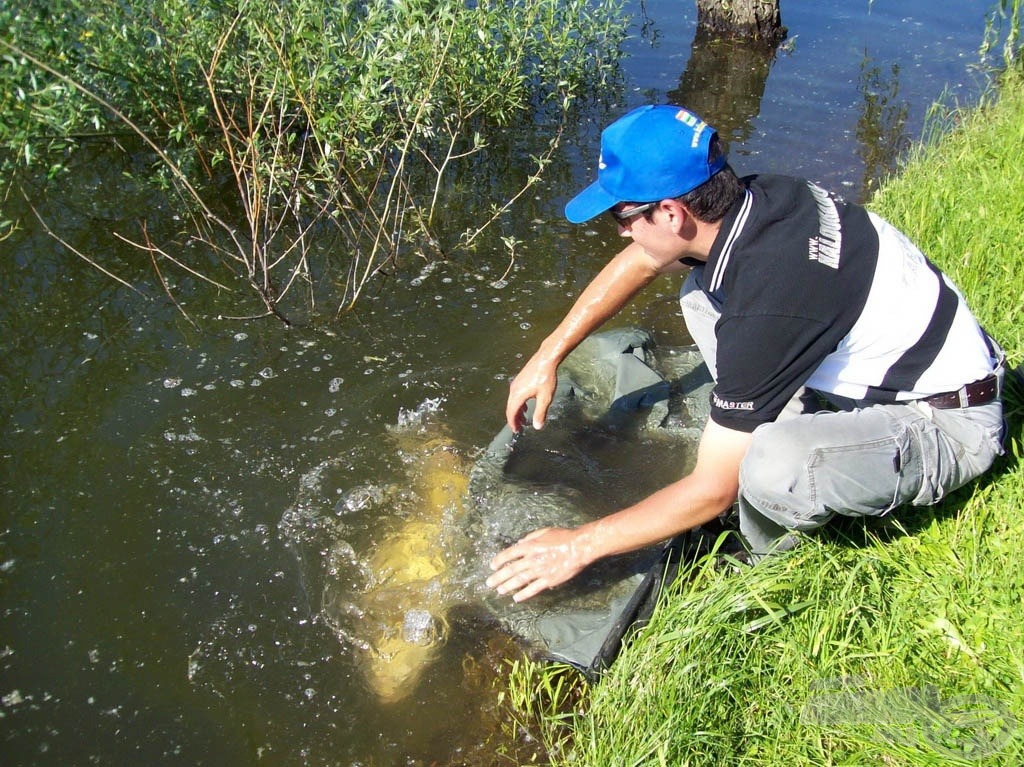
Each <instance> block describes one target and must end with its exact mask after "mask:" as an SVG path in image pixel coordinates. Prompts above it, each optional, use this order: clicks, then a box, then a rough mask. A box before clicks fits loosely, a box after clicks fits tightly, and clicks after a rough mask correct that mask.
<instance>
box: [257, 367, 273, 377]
mask: <svg viewBox="0 0 1024 767" xmlns="http://www.w3.org/2000/svg"><path fill="white" fill-rule="evenodd" d="M259 374H260V376H261V377H262V378H273V377H274V369H273V368H270V367H265V368H263V370H261V371H260V373H259Z"/></svg>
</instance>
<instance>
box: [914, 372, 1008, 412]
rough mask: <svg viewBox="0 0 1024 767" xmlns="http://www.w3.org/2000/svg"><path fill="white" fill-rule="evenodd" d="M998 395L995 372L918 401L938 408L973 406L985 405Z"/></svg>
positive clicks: (997, 382)
mask: <svg viewBox="0 0 1024 767" xmlns="http://www.w3.org/2000/svg"><path fill="white" fill-rule="evenodd" d="M998 396H999V380H998V379H997V378H996V374H995V373H993V374H992V375H990V376H988V377H987V378H982V379H981V380H980V381H975V382H974V383H969V384H967V385H966V386H961V387H960V388H959V389H957V390H956V391H947V392H943V393H942V394H933V395H932V396H930V397H924V398H923V399H921V400H919V401H920V402H927V403H928V404H929V405H931V406H932V407H937V408H939V409H940V410H950V409H953V408H962V407H974V406H975V405H987V404H988V403H989V402H994V401H995V399H996V397H998Z"/></svg>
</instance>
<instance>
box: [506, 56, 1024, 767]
mask: <svg viewBox="0 0 1024 767" xmlns="http://www.w3.org/2000/svg"><path fill="white" fill-rule="evenodd" d="M944 127H947V128H949V130H945V131H943V132H942V135H941V136H940V137H939V138H938V139H937V140H936V141H934V142H932V143H930V144H929V145H927V146H923V147H922V148H921V149H920V150H919V151H918V152H917V153H916V155H915V156H914V157H913V158H912V160H911V161H910V162H909V163H908V165H907V167H906V168H905V170H904V171H903V172H902V173H901V175H900V176H899V177H898V178H895V179H892V180H890V181H889V182H887V183H886V184H885V185H883V187H882V189H881V190H880V192H879V193H878V194H877V195H876V196H875V198H874V199H873V201H872V202H871V204H870V207H871V208H872V209H874V210H876V211H877V212H879V213H880V214H881V215H883V216H885V217H886V218H888V219H889V220H890V221H892V222H893V223H894V224H896V225H897V226H898V227H900V228H901V229H903V230H904V231H905V232H906V233H907V234H908V235H909V236H910V237H911V238H913V239H914V240H915V241H917V242H918V244H919V245H920V246H921V247H922V249H923V250H924V251H925V252H926V253H928V254H929V255H930V257H931V258H932V259H933V260H934V261H935V262H936V263H937V264H938V265H939V266H940V267H941V268H943V269H944V270H945V271H946V272H947V273H948V274H949V275H950V276H951V277H952V278H953V279H954V281H956V282H957V284H958V285H959V286H960V288H961V289H962V290H963V292H964V293H965V294H966V295H967V298H968V301H969V303H970V304H971V306H972V308H973V309H974V311H975V313H976V314H977V315H978V317H979V319H980V320H981V321H982V323H983V324H984V326H985V327H986V329H987V330H988V331H989V333H990V334H991V335H993V336H994V337H995V338H997V339H998V340H999V341H1000V343H1001V344H1002V345H1003V346H1004V347H1005V348H1006V351H1007V353H1008V356H1009V361H1010V366H1011V367H1018V366H1020V365H1021V362H1022V358H1024V339H1022V331H1021V328H1022V326H1024V303H1022V296H1024V258H1022V256H1021V252H1022V250H1024V233H1022V231H1021V222H1022V221H1024V191H1022V190H1024V164H1022V163H1021V157H1024V75H1022V73H1021V72H1020V71H1018V72H1016V73H1014V74H1013V76H1009V77H1007V78H1006V80H1005V82H1004V83H1003V86H1002V88H1001V90H1000V94H999V97H998V100H995V101H993V102H992V103H989V104H986V105H985V106H983V107H981V108H979V109H977V110H974V111H972V112H970V113H956V114H950V115H948V116H947V118H946V122H945V123H944ZM1022 406H1024V396H1022V392H1021V390H1020V387H1017V388H1016V389H1015V390H1012V391H1011V392H1010V393H1009V397H1008V402H1007V408H1008V416H1009V422H1010V432H1009V435H1008V437H1007V455H1006V456H1004V457H1003V458H1002V459H1001V460H999V461H998V462H997V464H996V466H995V467H994V469H993V470H992V472H991V473H990V474H988V475H987V476H985V477H983V478H982V479H981V480H979V481H977V482H975V483H972V484H970V485H968V486H967V487H965V488H962V489H961V490H959V491H958V492H955V493H953V494H951V495H950V496H949V497H948V498H947V499H946V500H945V501H944V502H943V503H941V504H939V505H937V506H935V507H931V508H926V509H904V510H901V511H900V512H899V513H895V514H893V515H891V516H889V517H886V518H883V519H881V520H875V521H872V523H870V524H868V525H866V526H865V525H863V524H862V523H847V524H843V525H837V526H835V527H834V529H833V528H830V529H829V530H828V532H827V533H826V534H822V535H818V536H815V537H812V538H809V539H808V540H807V541H806V542H805V543H804V544H803V545H802V546H800V547H799V548H798V549H797V550H795V551H793V552H790V553H788V554H784V555H779V556H778V557H776V558H774V559H770V560H768V561H766V562H764V563H762V564H761V565H759V566H758V567H755V568H739V569H736V570H731V569H729V568H723V567H721V566H713V565H712V563H711V561H710V560H708V561H706V562H705V563H703V565H702V566H698V567H697V568H696V569H695V570H694V572H693V573H692V574H690V576H689V577H687V578H683V579H681V583H680V584H679V585H678V586H677V587H676V589H675V591H674V593H673V594H671V595H670V598H669V599H668V600H667V601H666V602H665V603H664V604H663V605H662V606H661V608H660V609H659V610H658V612H657V613H656V614H655V616H654V618H653V620H652V622H651V624H650V625H649V626H648V628H647V629H646V630H645V631H644V632H643V634H642V635H641V636H640V637H638V639H637V640H636V641H635V642H633V643H632V644H631V646H630V647H629V648H628V649H627V651H626V652H624V654H623V655H622V656H621V657H620V658H619V659H618V661H617V662H616V663H615V664H614V666H613V668H612V669H611V670H610V672H609V673H608V674H607V675H606V677H605V678H604V679H603V680H602V682H601V683H600V684H598V685H596V686H594V687H592V688H590V689H589V690H588V691H586V693H585V694H584V696H583V698H582V700H583V704H582V705H583V707H584V708H585V711H582V712H581V713H580V714H579V715H578V716H576V717H572V718H571V720H570V721H571V722H572V724H571V727H572V729H570V725H569V724H567V720H566V719H565V718H557V717H554V716H552V717H551V718H549V719H547V720H546V721H545V723H544V725H543V730H544V739H545V740H546V741H547V742H548V745H549V749H550V751H551V752H552V754H553V755H552V761H553V763H554V764H558V765H563V764H565V765H568V764H572V765H587V766H592V767H606V766H607V765H648V764H651V765H661V764H664V765H680V764H687V765H703V764H707V765H734V764H748V765H774V764H786V765H823V764H874V763H884V764H890V765H904V764H905V765H911V764H913V765H932V764H934V765H938V764H943V765H946V764H985V765H1003V764H1005V765H1018V764H1021V763H1022V762H1024V621H1022V620H1021V604H1022V603H1024V561H1022V558H1021V552H1022V551H1024V438H1022V427H1024V407H1022ZM538 673H539V676H540V681H539V684H540V685H541V686H540V687H538V689H545V687H546V689H549V690H550V689H552V688H553V687H555V685H554V684H553V682H552V679H553V678H554V677H556V676H558V675H559V674H560V673H565V672H564V670H563V671H561V672H560V671H559V670H557V669H547V670H544V671H541V672H538ZM525 677H526V678H529V681H527V682H523V684H528V683H538V680H537V678H536V677H529V675H525ZM519 681H520V682H522V679H520V680H519Z"/></svg>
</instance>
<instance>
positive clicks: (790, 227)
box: [703, 176, 995, 431]
mask: <svg viewBox="0 0 1024 767" xmlns="http://www.w3.org/2000/svg"><path fill="white" fill-rule="evenodd" d="M744 183H745V185H746V192H745V194H744V195H743V198H742V199H741V200H740V201H739V202H737V204H736V205H735V206H734V207H733V209H732V210H731V211H730V212H729V214H728V215H727V216H726V217H725V218H724V219H723V221H722V226H721V229H720V230H719V233H718V236H717V238H716V239H715V243H714V245H713V247H712V249H711V253H710V255H709V257H708V260H707V264H706V266H705V268H704V275H703V282H704V284H703V288H704V290H705V292H706V293H707V294H708V295H709V297H710V298H711V300H712V302H713V303H714V304H715V305H717V306H719V307H720V308H721V312H722V314H721V318H720V319H719V321H718V323H717V325H716V327H715V332H716V336H717V342H718V355H717V360H716V363H717V368H718V370H717V373H718V380H717V382H716V385H715V389H714V392H713V393H712V401H711V416H712V418H713V419H714V420H715V422H716V423H719V424H721V425H723V426H726V427H729V428H732V429H737V430H741V431H753V429H754V428H755V427H757V426H758V425H759V424H761V423H766V422H769V421H772V420H774V419H775V418H776V417H777V416H778V414H779V413H780V412H781V411H782V409H783V408H784V407H785V405H786V403H787V402H788V401H789V400H790V398H791V397H792V396H793V395H794V393H795V392H796V391H797V389H799V388H800V386H802V385H804V384H806V385H807V386H808V387H810V388H812V389H816V390H818V391H821V392H824V393H828V394H835V395H838V396H840V397H844V398H847V399H851V400H858V401H864V402H894V401H902V400H913V399H920V398H922V397H926V396H929V395H931V394H937V393H940V392H947V391H954V390H956V389H959V388H960V387H961V386H963V385H964V384H965V383H970V382H971V381H975V380H978V379H980V378H984V377H985V376H987V375H988V374H989V373H991V372H992V370H993V369H994V366H995V360H994V359H993V354H992V352H991V349H990V347H989V344H988V341H987V338H986V336H985V334H984V332H983V331H982V329H981V328H980V327H979V325H978V322H977V321H976V320H975V318H974V316H973V315H972V314H971V312H970V310H969V309H968V308H967V305H966V303H965V302H964V299H963V296H962V295H961V294H960V292H959V291H958V290H957V289H956V287H955V286H954V285H953V284H952V283H951V282H950V281H949V279H948V278H947V277H946V276H945V275H943V274H942V272H940V271H939V270H938V269H937V268H936V267H935V266H934V265H932V264H931V263H930V262H929V261H928V259H927V258H925V257H924V255H922V253H921V251H920V250H918V249H917V247H915V246H914V244H913V243H912V242H910V240H909V239H907V238H906V237H905V236H904V235H903V234H902V233H900V232H899V231H898V230H896V229H895V228H894V227H892V226H890V225H889V224H888V223H886V222H885V221H884V220H882V219H881V218H879V217H878V216H876V215H875V214H873V213H870V212H869V211H867V210H865V209H864V208H863V207H861V206H859V205H853V204H848V203H844V202H841V201H839V200H837V199H836V198H834V197H833V196H831V195H830V194H829V193H827V192H826V191H825V190H823V189H821V188H820V187H818V186H816V185H814V184H812V183H810V182H807V181H803V180H800V179H793V178H788V177H783V176H750V177H747V178H745V179H744Z"/></svg>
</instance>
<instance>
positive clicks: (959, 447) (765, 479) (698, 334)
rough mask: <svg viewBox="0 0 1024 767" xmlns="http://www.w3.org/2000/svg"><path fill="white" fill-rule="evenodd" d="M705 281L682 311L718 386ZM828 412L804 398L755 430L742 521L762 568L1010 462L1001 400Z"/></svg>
mask: <svg viewBox="0 0 1024 767" xmlns="http://www.w3.org/2000/svg"><path fill="white" fill-rule="evenodd" d="M702 271H703V269H702V268H700V267H698V268H695V269H694V270H693V271H691V273H690V275H689V276H688V277H687V279H686V281H685V283H684V284H683V287H682V289H681V291H680V293H679V303H680V306H681V307H682V310H683V317H684V319H685V320H686V326H687V329H688V330H689V332H690V335H691V336H692V337H693V339H694V341H695V342H696V343H697V345H698V347H699V348H700V351H701V354H702V355H703V356H704V360H705V362H706V363H707V365H708V367H709V369H710V370H711V374H712V376H713V377H715V378H716V379H717V370H716V364H715V360H716V354H717V343H716V339H715V322H716V321H717V320H718V317H719V315H720V311H719V307H717V306H716V305H715V304H714V302H713V301H712V300H710V299H709V298H708V296H707V294H705V293H704V292H703V291H702V290H701V289H700V280H701V277H702ZM1001 375H1002V370H1001V369H1000V376H1001ZM1001 387H1002V379H1001V378H1000V391H1001V390H1002V388H1001ZM820 403H821V400H820V399H819V398H818V396H817V395H815V394H813V393H812V392H808V391H806V390H801V391H799V392H797V395H796V396H795V397H794V398H793V400H792V401H791V402H790V403H789V405H788V406H787V408H786V409H785V410H784V411H783V413H782V414H781V415H780V416H779V417H778V418H777V419H776V420H775V421H774V422H772V423H766V424H762V425H760V426H758V427H757V428H756V429H755V430H754V433H753V441H752V442H751V445H750V449H749V450H748V452H747V455H746V457H745V458H744V459H743V463H742V464H741V466H740V491H739V492H740V496H739V511H740V532H741V533H742V535H743V537H744V538H745V539H746V541H747V544H748V545H749V547H750V550H751V553H752V554H753V555H754V557H755V558H760V557H761V556H764V555H765V554H767V553H769V552H771V551H781V550H785V549H789V548H792V547H793V546H794V545H795V544H796V542H797V536H796V535H795V534H794V533H795V532H804V531H808V530H813V529H815V528H818V527H821V526H822V525H824V524H825V523H826V522H828V521H829V520H830V519H831V518H832V517H833V516H835V515H836V514H843V515H847V516H863V515H873V516H880V515H883V514H886V513H888V512H889V511H890V510H892V509H894V508H896V507H897V506H900V505H901V504H905V503H910V504H913V505H915V506H924V505H928V504H932V503H936V502H937V501H939V500H940V499H941V498H942V497H943V496H945V495H946V494H947V493H949V492H951V491H953V490H955V489H956V488H958V487H960V486H961V485H963V484H965V483H967V482H969V481H970V480H972V479H974V478H975V477H977V476H978V475H979V474H981V473H982V472H984V471H985V470H987V469H988V468H989V467H990V466H991V465H992V462H993V461H994V460H995V458H996V456H998V455H1001V454H1002V452H1003V449H1002V438H1003V432H1004V422H1003V407H1002V402H1001V400H999V399H998V398H997V399H996V400H995V401H994V402H992V403H990V404H988V405H980V406H975V407H970V408H962V409H951V410H939V409H936V408H932V407H931V406H929V405H928V404H927V403H924V402H909V403H904V404H885V405H879V404H868V405H864V406H858V405H859V404H864V403H855V402H830V403H829V404H830V405H831V406H832V407H834V408H836V409H835V410H830V409H825V408H824V407H822V406H821V404H820Z"/></svg>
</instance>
